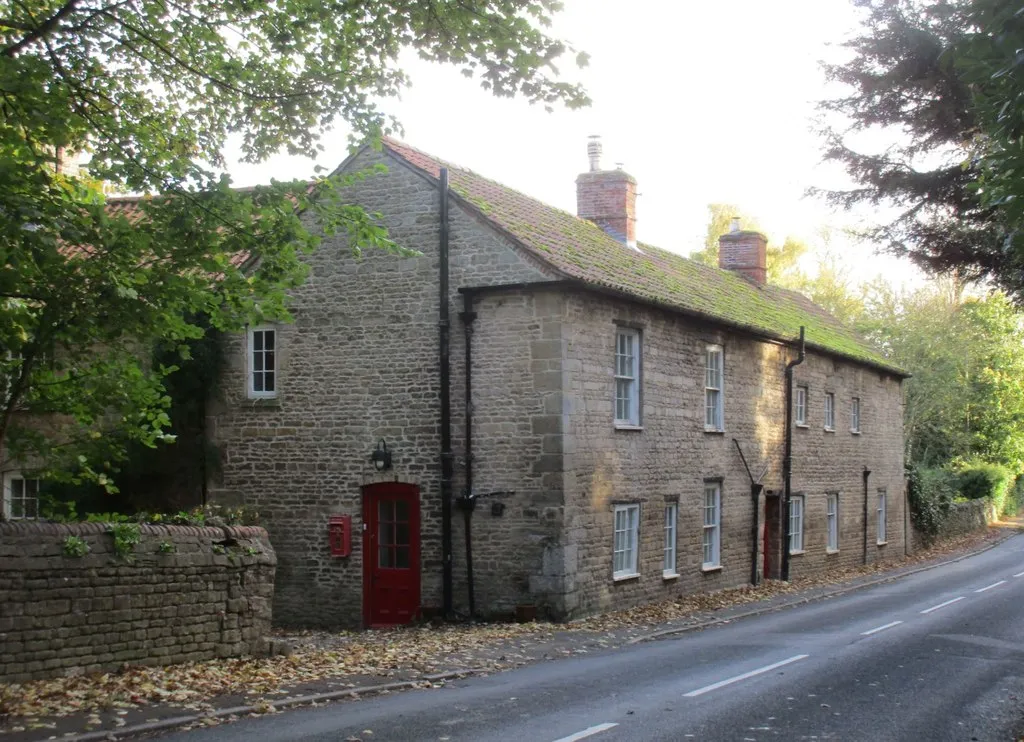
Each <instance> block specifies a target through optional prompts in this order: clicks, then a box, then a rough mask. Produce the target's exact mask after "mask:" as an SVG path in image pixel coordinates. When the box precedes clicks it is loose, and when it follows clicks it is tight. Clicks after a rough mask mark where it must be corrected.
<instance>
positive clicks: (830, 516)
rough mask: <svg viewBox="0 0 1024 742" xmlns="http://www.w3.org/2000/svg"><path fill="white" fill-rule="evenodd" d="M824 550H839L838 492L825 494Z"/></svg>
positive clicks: (833, 551) (831, 551) (832, 551)
mask: <svg viewBox="0 0 1024 742" xmlns="http://www.w3.org/2000/svg"><path fill="white" fill-rule="evenodd" d="M825 534H826V535H825V539H826V540H825V551H827V552H829V553H830V554H831V553H835V552H837V551H839V493H838V492H827V493H826V494H825Z"/></svg>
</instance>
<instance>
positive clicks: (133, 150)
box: [0, 0, 588, 491]
mask: <svg viewBox="0 0 1024 742" xmlns="http://www.w3.org/2000/svg"><path fill="white" fill-rule="evenodd" d="M559 9H560V4H559V3H558V2H556V0H466V1H465V2H458V3H421V2H418V1H416V0H388V1H386V2H385V1H383V0H366V1H365V2H358V3H351V2H347V1H346V0H327V1H326V2H323V1H321V0H316V1H314V0H292V1H290V2H285V3H239V2H231V1H228V0H174V2H166V1H165V0H131V1H130V2H125V1H124V0H38V1H37V2H31V3H25V2H21V1H20V0H0V465H2V468H3V469H4V470H10V469H12V468H15V469H21V470H22V471H23V472H24V471H26V470H29V471H28V473H29V474H30V475H31V476H34V475H43V476H49V477H50V478H56V479H58V480H62V481H64V482H65V483H71V484H75V485H78V484H81V483H83V482H91V483H94V484H96V485H98V486H100V487H102V488H105V489H107V490H111V491H113V490H114V489H116V486H117V485H116V484H115V479H116V478H117V476H118V475H119V472H118V469H119V467H120V466H121V464H122V462H123V461H124V460H125V458H126V451H127V450H128V449H130V448H132V447H138V446H142V447H154V446H157V445H159V444H163V443H169V442H171V441H172V439H173V433H171V432H170V429H171V420H170V416H169V413H170V411H171V408H172V404H171V400H170V397H169V395H168V393H167V386H168V383H169V382H168V378H169V377H170V376H171V375H172V374H174V372H175V370H176V369H177V368H178V367H180V366H182V365H184V364H187V363H189V362H190V360H191V356H192V348H193V347H194V343H195V342H196V341H198V340H199V339H200V338H203V337H205V336H206V335H208V334H209V333H211V332H230V331H237V330H239V329H241V328H243V327H244V326H245V325H246V324H249V323H255V322H263V321H287V320H288V319H289V314H288V306H287V293H288V290H289V289H290V288H292V287H294V286H296V285H297V284H298V283H299V282H301V281H302V280H303V278H304V276H305V273H306V271H305V268H304V264H303V260H302V257H303V255H304V254H305V253H308V252H309V251H310V250H313V249H316V247H317V246H318V245H319V243H320V240H321V238H322V237H323V236H324V235H332V234H342V235H346V236H347V237H348V244H349V245H350V246H351V248H352V249H353V250H354V251H356V252H359V251H360V250H362V249H367V248H379V249H385V250H400V248H399V247H398V246H397V245H395V244H394V243H393V242H392V241H391V240H389V239H388V237H387V235H386V233H385V231H384V229H383V228H382V227H381V226H380V224H381V221H380V219H379V216H378V215H374V214H368V213H367V212H366V211H364V210H363V209H362V208H360V207H358V206H355V205H353V204H350V203H347V202H346V201H345V199H344V197H343V196H342V195H341V194H342V193H343V192H344V189H345V187H346V186H348V185H350V184H351V183H352V182H353V181H354V180H355V179H359V178H362V177H367V176H368V175H372V173H348V174H346V175H344V176H340V175H334V176H329V177H319V176H318V177H317V178H316V179H314V180H312V181H310V180H307V179H302V180H295V181H290V182H272V183H271V184H269V185H266V186H261V187H257V188H249V189H238V188H234V187H233V186H232V183H231V181H230V179H229V178H228V177H227V176H226V175H225V174H224V168H225V165H226V162H227V157H226V154H225V153H226V151H227V148H228V145H229V144H231V143H232V142H237V143H238V144H239V146H240V148H241V155H242V157H243V159H245V160H247V161H251V162H258V161H261V160H264V159H266V158H267V157H268V156H270V155H272V154H274V153H277V152H280V151H286V152H290V153H294V154H305V155H315V154H316V153H317V152H318V151H319V150H320V149H321V140H322V138H323V136H324V135H325V133H326V132H329V131H330V130H331V129H332V128H334V127H338V126H340V127H343V128H347V129H349V130H350V131H351V133H352V136H353V137H354V138H357V139H360V140H362V139H363V138H365V137H368V138H369V139H370V140H371V141H376V139H377V137H378V136H379V134H380V133H381V132H382V131H389V130H394V129H396V128H397V126H398V124H397V122H396V121H394V119H393V118H392V117H391V116H390V115H389V114H388V112H387V106H388V105H389V104H390V101H391V100H392V99H394V98H395V97H396V96H397V95H398V93H399V92H400V91H401V90H402V89H403V88H404V87H405V86H406V85H407V84H408V82H409V80H408V78H407V76H406V74H405V72H404V71H403V69H402V68H401V66H400V64H399V58H400V55H401V53H402V52H403V51H404V50H407V49H413V50H415V51H416V52H417V53H418V54H419V55H420V56H421V57H423V58H425V59H428V60H433V61H437V62H441V63H446V64H450V65H453V66H454V67H456V68H458V69H460V70H462V71H463V72H464V73H465V74H467V75H469V76H470V77H474V78H477V79H479V81H480V83H481V85H483V86H484V87H485V88H487V89H489V90H491V91H492V92H493V93H494V94H495V95H499V96H512V95H517V96H520V97H522V98H525V99H526V100H528V101H530V102H533V103H538V104H541V105H544V106H553V105H555V104H557V103H563V104H565V105H567V106H569V107H576V106H582V105H586V104H587V103H588V99H587V97H586V94H585V93H584V92H583V90H582V89H581V88H580V87H579V86H577V85H575V84H573V83H571V82H565V81H562V80H560V79H559V70H558V68H557V66H556V65H557V64H558V61H559V59H560V58H561V57H563V56H564V55H566V54H568V53H570V52H571V51H572V50H571V49H570V48H569V47H568V46H567V45H566V44H565V43H564V42H562V41H560V40H558V39H555V38H553V37H551V36H549V35H548V33H547V32H546V31H545V28H546V27H547V26H548V25H549V24H550V20H551V17H552V14H554V13H555V12H557V11H558V10H559ZM576 62H577V63H579V64H583V63H585V62H586V59H585V55H578V56H577V58H576ZM229 139H230V140H231V141H230V142H229ZM82 158H85V159H87V161H88V162H87V171H79V170H78V168H77V167H76V163H77V162H78V161H79V160H80V159H82ZM332 164H333V163H332ZM112 193H132V194H137V195H136V196H134V197H131V198H112V197H111V196H110V194H112ZM157 344H161V345H162V346H163V348H164V349H165V350H168V349H169V350H170V351H171V352H170V353H166V352H165V353H163V354H162V356H161V357H160V359H159V362H156V361H155V359H154V357H153V353H152V352H153V350H154V348H155V346H156V345H157Z"/></svg>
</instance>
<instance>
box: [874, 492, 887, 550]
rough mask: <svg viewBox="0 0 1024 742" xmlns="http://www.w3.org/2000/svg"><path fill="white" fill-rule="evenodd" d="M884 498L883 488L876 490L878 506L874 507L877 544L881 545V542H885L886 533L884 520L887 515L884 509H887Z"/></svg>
mask: <svg viewBox="0 0 1024 742" xmlns="http://www.w3.org/2000/svg"><path fill="white" fill-rule="evenodd" d="M886 499H887V498H886V492H885V490H878V506H877V507H876V509H875V514H876V516H877V518H878V545H879V546H881V545H882V544H884V543H886V535H887V534H886V530H885V526H886V523H885V521H886V515H887V513H886V510H887V503H886Z"/></svg>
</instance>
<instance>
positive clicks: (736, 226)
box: [729, 216, 740, 234]
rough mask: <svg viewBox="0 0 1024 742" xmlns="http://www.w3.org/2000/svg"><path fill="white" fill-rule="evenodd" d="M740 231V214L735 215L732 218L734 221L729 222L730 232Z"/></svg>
mask: <svg viewBox="0 0 1024 742" xmlns="http://www.w3.org/2000/svg"><path fill="white" fill-rule="evenodd" d="M739 231H740V218H739V217H738V216H734V217H733V218H732V221H731V222H729V232H730V233H731V234H736V233H737V232H739Z"/></svg>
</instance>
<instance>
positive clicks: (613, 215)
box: [576, 136, 636, 250]
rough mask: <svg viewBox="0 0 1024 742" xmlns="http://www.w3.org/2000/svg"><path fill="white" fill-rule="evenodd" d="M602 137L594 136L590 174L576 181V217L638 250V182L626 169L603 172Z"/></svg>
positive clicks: (590, 147)
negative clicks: (590, 222) (588, 221)
mask: <svg viewBox="0 0 1024 742" xmlns="http://www.w3.org/2000/svg"><path fill="white" fill-rule="evenodd" d="M601 150H602V147H601V138H600V137H598V136H592V137H590V141H588V142H587V157H588V159H589V160H590V171H589V172H586V173H581V174H580V176H579V177H578V178H576V215H577V216H579V217H580V218H581V219H588V220H590V221H592V222H594V223H595V224H596V225H597V226H599V227H600V228H601V229H603V230H604V231H605V232H607V233H608V234H609V235H611V236H612V237H614V238H615V239H617V240H618V241H619V242H622V243H623V244H625V245H626V246H627V247H631V248H633V249H634V250H635V249H636V179H635V178H634V177H633V176H632V175H629V174H627V173H626V172H625V171H623V170H622V167H621V165H620V166H619V167H618V168H617V169H616V170H602V169H601Z"/></svg>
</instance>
